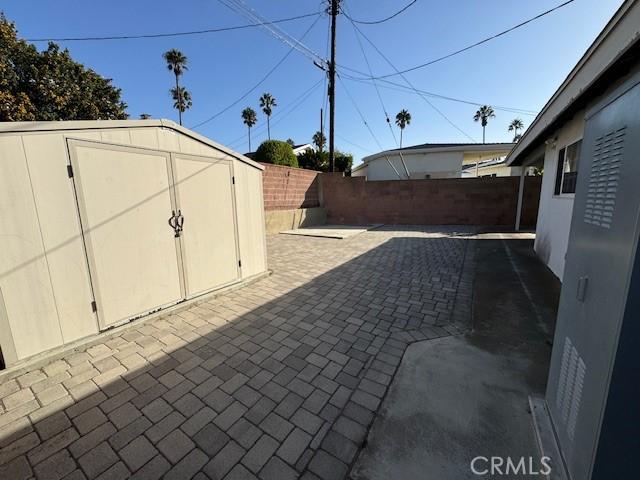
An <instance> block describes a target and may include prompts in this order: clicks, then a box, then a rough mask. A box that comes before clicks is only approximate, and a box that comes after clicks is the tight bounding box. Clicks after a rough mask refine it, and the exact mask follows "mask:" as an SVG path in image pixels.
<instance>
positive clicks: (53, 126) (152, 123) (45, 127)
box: [0, 119, 264, 170]
mask: <svg viewBox="0 0 640 480" xmlns="http://www.w3.org/2000/svg"><path fill="white" fill-rule="evenodd" d="M149 127H160V128H168V129H170V130H174V131H176V132H178V133H181V134H182V135H185V136H187V137H190V138H192V139H194V140H196V141H198V142H201V143H204V144H205V145H208V146H210V147H212V148H215V149H216V150H220V151H221V152H224V153H226V154H228V155H231V156H232V157H234V158H236V159H238V160H239V161H241V162H244V163H246V164H247V165H251V166H252V167H254V168H257V169H259V170H264V166H262V165H260V164H259V163H257V162H254V161H253V160H251V159H250V158H247V157H245V156H244V155H242V154H241V153H238V152H236V151H234V150H231V149H230V148H227V147H225V146H224V145H221V144H219V143H217V142H214V141H213V140H211V139H210V138H208V137H205V136H204V135H200V134H199V133H196V132H194V131H193V130H189V129H188V128H185V127H183V126H182V125H178V124H177V123H175V122H174V121H172V120H167V119H149V120H68V121H53V122H0V134H2V133H29V132H52V131H63V130H105V129H113V128H149Z"/></svg>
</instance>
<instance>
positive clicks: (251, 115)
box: [242, 107, 258, 151]
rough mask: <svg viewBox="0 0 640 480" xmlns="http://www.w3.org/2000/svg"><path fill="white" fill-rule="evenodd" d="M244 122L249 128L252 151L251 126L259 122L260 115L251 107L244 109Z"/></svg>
mask: <svg viewBox="0 0 640 480" xmlns="http://www.w3.org/2000/svg"><path fill="white" fill-rule="evenodd" d="M242 122H243V123H244V124H245V125H246V126H247V128H248V129H249V151H251V127H253V126H254V125H255V124H256V123H258V116H257V115H256V111H255V110H254V109H253V108H251V107H247V108H245V109H244V110H242Z"/></svg>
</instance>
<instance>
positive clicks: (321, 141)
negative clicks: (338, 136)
mask: <svg viewBox="0 0 640 480" xmlns="http://www.w3.org/2000/svg"><path fill="white" fill-rule="evenodd" d="M326 143H327V137H325V136H324V133H322V132H321V131H320V130H318V131H317V132H316V133H314V134H313V144H314V145H315V146H316V147H318V151H319V152H322V150H323V149H324V146H325V145H326Z"/></svg>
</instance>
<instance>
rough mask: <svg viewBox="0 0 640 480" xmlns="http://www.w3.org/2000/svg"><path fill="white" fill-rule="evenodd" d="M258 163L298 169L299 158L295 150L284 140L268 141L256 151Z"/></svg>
mask: <svg viewBox="0 0 640 480" xmlns="http://www.w3.org/2000/svg"><path fill="white" fill-rule="evenodd" d="M255 159H256V161H258V162H263V163H273V164H275V165H286V166H288V167H297V166H298V158H297V157H296V155H295V154H294V153H293V148H291V145H289V144H288V143H287V142H283V141H282V140H266V141H264V142H262V144H261V145H260V146H259V147H258V150H256V156H255Z"/></svg>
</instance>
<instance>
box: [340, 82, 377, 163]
mask: <svg viewBox="0 0 640 480" xmlns="http://www.w3.org/2000/svg"><path fill="white" fill-rule="evenodd" d="M338 80H340V85H342V88H343V89H344V91H345V93H346V94H347V97H348V98H349V100H350V101H351V103H352V104H353V108H355V109H356V112H358V115H359V116H360V120H362V123H363V124H364V126H365V127H366V128H367V130H368V131H369V133H370V134H371V137H372V138H373V140H374V141H375V142H376V144H377V145H378V148H379V149H380V150H384V148H382V144H381V143H380V142H379V141H378V137H376V135H375V134H374V133H373V130H371V127H370V126H369V123H367V120H366V119H365V117H364V114H363V113H362V110H360V108H359V107H358V104H357V103H356V101H355V99H354V98H353V96H352V95H351V93H350V92H349V89H348V88H347V86H346V85H345V84H344V81H343V80H342V78H341V77H340V75H338Z"/></svg>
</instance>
